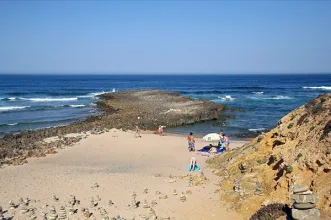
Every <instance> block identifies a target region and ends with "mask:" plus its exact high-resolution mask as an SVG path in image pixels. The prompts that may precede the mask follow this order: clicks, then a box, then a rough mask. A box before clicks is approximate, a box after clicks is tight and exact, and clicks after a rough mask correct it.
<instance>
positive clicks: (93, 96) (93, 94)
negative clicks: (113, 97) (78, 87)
mask: <svg viewBox="0 0 331 220" xmlns="http://www.w3.org/2000/svg"><path fill="white" fill-rule="evenodd" d="M112 92H116V89H115V88H113V90H112V91H102V92H93V93H90V94H88V95H81V96H78V98H95V97H96V96H98V95H102V94H105V93H112Z"/></svg>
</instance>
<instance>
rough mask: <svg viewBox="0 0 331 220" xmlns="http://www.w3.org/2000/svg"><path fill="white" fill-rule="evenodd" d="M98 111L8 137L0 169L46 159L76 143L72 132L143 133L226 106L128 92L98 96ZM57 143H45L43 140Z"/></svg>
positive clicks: (214, 114) (0, 144) (1, 142)
mask: <svg viewBox="0 0 331 220" xmlns="http://www.w3.org/2000/svg"><path fill="white" fill-rule="evenodd" d="M100 99H101V100H100V101H99V102H97V108H98V109H100V110H101V112H102V113H101V114H100V115H96V116H91V117H89V118H87V119H86V120H84V121H81V122H76V123H73V124H70V125H67V126H59V127H51V128H45V129H39V130H34V131H23V132H21V133H19V134H10V135H6V136H4V137H3V138H2V139H0V167H1V166H3V165H6V164H22V163H25V162H26V158H28V157H40V156H45V155H46V154H48V153H54V152H55V149H56V148H61V147H65V146H69V145H72V144H74V143H75V142H78V141H79V140H80V139H79V138H77V137H66V135H67V134H72V133H77V134H79V133H86V132H90V133H92V134H100V133H104V132H107V131H108V130H109V129H111V128H117V129H123V130H130V129H131V130H132V129H134V127H135V126H136V125H139V126H140V128H141V129H144V130H155V129H157V127H158V126H159V125H164V126H167V127H177V126H182V125H187V124H193V123H198V122H203V121H209V120H217V119H219V118H221V112H222V111H224V110H229V109H228V108H227V107H226V106H223V105H219V104H215V103H213V102H211V101H207V100H194V99H191V98H189V97H185V96H182V95H180V94H178V93H173V92H164V91H161V90H130V91H121V92H116V93H107V94H103V95H100ZM50 137H57V138H56V141H53V142H45V141H44V140H45V139H46V138H50Z"/></svg>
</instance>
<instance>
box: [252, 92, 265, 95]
mask: <svg viewBox="0 0 331 220" xmlns="http://www.w3.org/2000/svg"><path fill="white" fill-rule="evenodd" d="M252 93H253V94H257V95H262V94H263V93H264V92H252Z"/></svg>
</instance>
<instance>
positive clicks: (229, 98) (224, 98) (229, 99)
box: [217, 95, 236, 101]
mask: <svg viewBox="0 0 331 220" xmlns="http://www.w3.org/2000/svg"><path fill="white" fill-rule="evenodd" d="M217 98H219V99H221V100H223V101H233V100H235V99H236V98H233V97H231V96H230V95H225V96H223V97H222V96H218V97H217Z"/></svg>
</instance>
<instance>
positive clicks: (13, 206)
mask: <svg viewBox="0 0 331 220" xmlns="http://www.w3.org/2000/svg"><path fill="white" fill-rule="evenodd" d="M9 209H15V204H14V203H13V201H11V200H10V201H9Z"/></svg>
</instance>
